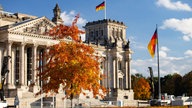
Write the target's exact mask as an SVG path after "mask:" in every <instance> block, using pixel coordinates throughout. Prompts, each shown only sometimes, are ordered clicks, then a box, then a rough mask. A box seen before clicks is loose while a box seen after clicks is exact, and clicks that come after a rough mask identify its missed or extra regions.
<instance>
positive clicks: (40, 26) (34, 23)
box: [8, 17, 56, 35]
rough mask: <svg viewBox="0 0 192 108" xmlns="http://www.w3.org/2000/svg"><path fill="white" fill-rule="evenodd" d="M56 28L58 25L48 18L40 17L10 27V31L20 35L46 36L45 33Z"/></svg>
mask: <svg viewBox="0 0 192 108" xmlns="http://www.w3.org/2000/svg"><path fill="white" fill-rule="evenodd" d="M54 26H56V24H55V23H53V22H52V21H50V20H49V19H47V18H46V17H40V18H36V19H32V20H25V21H22V22H19V23H15V24H13V25H9V29H8V31H9V32H12V33H20V34H22V33H23V34H34V35H44V33H45V32H48V30H50V29H51V28H53V27H54Z"/></svg>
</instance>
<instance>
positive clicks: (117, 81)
mask: <svg viewBox="0 0 192 108" xmlns="http://www.w3.org/2000/svg"><path fill="white" fill-rule="evenodd" d="M118 64H119V60H118V59H117V57H116V60H115V65H116V88H119V75H118V73H119V72H118V70H119V65H118Z"/></svg>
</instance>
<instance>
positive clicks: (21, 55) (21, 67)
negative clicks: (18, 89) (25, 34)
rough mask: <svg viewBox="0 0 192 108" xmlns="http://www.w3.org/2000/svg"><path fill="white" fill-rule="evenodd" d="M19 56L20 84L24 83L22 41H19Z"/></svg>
mask: <svg viewBox="0 0 192 108" xmlns="http://www.w3.org/2000/svg"><path fill="white" fill-rule="evenodd" d="M19 56H20V60H19V61H20V73H19V74H20V77H19V78H20V80H19V81H20V84H21V85H22V86H24V85H25V44H24V43H21V45H20V53H19Z"/></svg>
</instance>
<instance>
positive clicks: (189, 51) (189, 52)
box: [184, 50, 192, 57]
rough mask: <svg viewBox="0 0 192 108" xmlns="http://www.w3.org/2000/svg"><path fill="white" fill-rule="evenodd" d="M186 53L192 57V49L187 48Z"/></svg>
mask: <svg viewBox="0 0 192 108" xmlns="http://www.w3.org/2000/svg"><path fill="white" fill-rule="evenodd" d="M184 54H185V55H186V56H190V57H192V50H187V51H186V52H185V53H184Z"/></svg>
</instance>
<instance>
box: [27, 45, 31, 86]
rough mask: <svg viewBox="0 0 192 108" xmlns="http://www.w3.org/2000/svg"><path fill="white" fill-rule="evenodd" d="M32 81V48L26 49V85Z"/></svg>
mask: <svg viewBox="0 0 192 108" xmlns="http://www.w3.org/2000/svg"><path fill="white" fill-rule="evenodd" d="M31 81H32V48H31V47H29V48H27V85H30V84H31Z"/></svg>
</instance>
